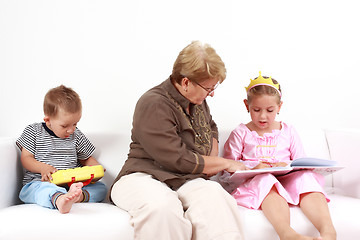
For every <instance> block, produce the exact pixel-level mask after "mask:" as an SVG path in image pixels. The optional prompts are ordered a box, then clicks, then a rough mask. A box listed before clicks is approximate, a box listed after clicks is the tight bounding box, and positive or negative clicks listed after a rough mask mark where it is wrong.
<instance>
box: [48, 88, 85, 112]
mask: <svg viewBox="0 0 360 240" xmlns="http://www.w3.org/2000/svg"><path fill="white" fill-rule="evenodd" d="M59 108H61V109H63V110H64V111H66V112H69V113H77V112H80V111H81V110H82V105H81V100H80V97H79V95H78V94H77V93H76V92H75V91H74V90H72V89H71V88H68V87H65V86H64V85H60V86H58V87H55V88H52V89H50V90H49V91H48V92H47V93H46V95H45V98H44V114H45V115H47V116H56V114H57V113H58V111H59Z"/></svg>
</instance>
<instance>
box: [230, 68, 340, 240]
mask: <svg viewBox="0 0 360 240" xmlns="http://www.w3.org/2000/svg"><path fill="white" fill-rule="evenodd" d="M246 91H247V99H245V100H244V103H245V106H246V109H247V110H248V112H249V113H250V116H251V119H252V121H250V122H249V123H247V124H240V125H239V126H238V127H237V128H236V129H235V130H233V131H232V133H231V134H230V136H229V138H228V140H227V142H226V143H225V146H224V157H225V158H229V159H233V160H235V161H241V162H243V163H244V164H245V165H246V167H248V168H250V169H258V168H268V167H282V166H286V165H288V164H289V163H290V162H291V160H294V159H296V158H300V157H304V156H305V154H304V150H303V147H302V143H301V140H300V138H299V136H298V134H297V133H296V131H295V129H294V128H293V127H291V126H290V125H287V124H285V123H284V122H278V121H275V117H276V114H278V113H279V112H280V109H281V106H282V101H281V89H280V85H279V84H278V82H277V81H276V80H275V79H271V77H269V78H268V77H263V76H261V72H260V75H259V77H257V78H255V79H254V80H251V82H250V84H249V86H248V87H247V88H246ZM322 183H323V177H322V176H321V175H319V174H316V173H314V172H312V171H296V172H293V173H290V174H288V175H285V176H281V177H275V176H273V175H272V174H259V175H257V176H255V177H254V178H252V179H248V180H246V181H245V182H244V183H242V184H241V185H240V186H238V187H237V188H236V189H235V190H234V191H233V192H232V196H233V197H234V198H235V199H236V201H237V203H238V204H239V205H241V206H244V207H247V208H251V209H260V208H261V209H262V211H263V212H264V214H265V216H266V217H267V219H268V220H269V221H270V223H271V224H272V225H273V227H274V228H275V230H276V232H277V234H278V235H279V237H280V239H284V240H285V239H286V240H289V239H322V240H325V239H336V232H335V229H334V226H333V224H332V220H331V217H330V213H329V209H328V206H327V201H329V199H328V198H327V196H326V193H325V192H324V190H323V189H322V187H321V185H322ZM288 204H292V205H299V206H300V208H301V209H302V211H303V212H304V214H305V215H306V216H307V217H308V218H309V220H310V221H311V222H312V223H313V224H314V226H315V227H316V228H317V229H318V231H319V232H320V236H321V237H319V238H312V237H308V236H302V235H300V234H298V233H296V232H295V231H294V230H293V229H292V228H291V227H290V211H289V205H288Z"/></svg>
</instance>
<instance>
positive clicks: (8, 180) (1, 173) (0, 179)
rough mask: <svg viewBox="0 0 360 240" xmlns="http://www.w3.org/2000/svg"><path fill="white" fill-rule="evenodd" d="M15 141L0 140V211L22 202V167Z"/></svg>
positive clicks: (10, 139)
mask: <svg viewBox="0 0 360 240" xmlns="http://www.w3.org/2000/svg"><path fill="white" fill-rule="evenodd" d="M19 157H20V151H19V150H18V148H17V146H16V144H15V139H13V138H0V183H1V184H0V196H1V198H0V209H2V208H6V207H9V206H12V205H15V204H18V203H19V202H20V200H19V197H18V194H19V190H20V187H21V179H22V166H21V163H20V160H19Z"/></svg>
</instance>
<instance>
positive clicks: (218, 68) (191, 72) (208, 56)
mask: <svg viewBox="0 0 360 240" xmlns="http://www.w3.org/2000/svg"><path fill="white" fill-rule="evenodd" d="M171 77H172V79H173V80H174V81H176V82H178V83H180V82H181V79H182V78H183V77H187V78H189V79H191V80H192V81H196V82H197V83H199V82H202V81H204V80H207V79H210V78H217V79H218V81H219V82H220V83H221V82H223V81H224V79H225V78H226V68H225V64H224V62H223V61H222V60H221V58H220V56H219V55H218V54H217V53H216V51H215V49H214V48H212V47H211V46H210V45H209V44H202V43H201V42H200V41H193V42H192V43H190V44H189V45H188V46H186V47H185V48H184V49H183V50H182V51H181V52H180V53H179V55H178V57H177V59H176V61H175V63H174V66H173V71H172V74H171Z"/></svg>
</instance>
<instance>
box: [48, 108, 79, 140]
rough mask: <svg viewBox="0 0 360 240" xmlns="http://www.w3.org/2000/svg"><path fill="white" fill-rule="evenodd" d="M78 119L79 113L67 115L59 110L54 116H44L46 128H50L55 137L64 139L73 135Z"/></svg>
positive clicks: (67, 113)
mask: <svg viewBox="0 0 360 240" xmlns="http://www.w3.org/2000/svg"><path fill="white" fill-rule="evenodd" d="M80 118H81V111H79V112H77V113H69V112H66V111H64V110H63V109H61V108H60V109H59V111H58V113H57V114H56V116H54V117H49V116H45V118H44V121H45V123H46V126H47V127H48V128H50V129H51V130H52V131H53V132H54V133H55V135H56V136H58V137H59V138H63V139H65V138H68V137H69V136H70V135H71V134H73V133H74V131H75V129H76V125H77V123H78V122H79V121H80Z"/></svg>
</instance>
